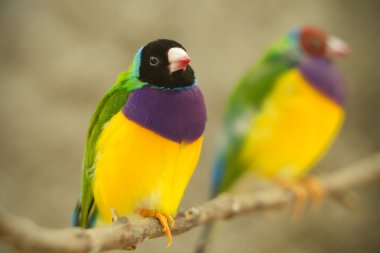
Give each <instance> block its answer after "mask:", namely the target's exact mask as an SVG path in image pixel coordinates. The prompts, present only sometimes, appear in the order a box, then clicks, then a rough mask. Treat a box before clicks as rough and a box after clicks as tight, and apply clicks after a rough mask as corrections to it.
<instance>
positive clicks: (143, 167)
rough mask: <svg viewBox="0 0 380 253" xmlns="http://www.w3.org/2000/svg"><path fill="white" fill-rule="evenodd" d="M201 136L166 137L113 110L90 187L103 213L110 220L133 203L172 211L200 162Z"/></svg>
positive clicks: (131, 207) (122, 212)
mask: <svg viewBox="0 0 380 253" xmlns="http://www.w3.org/2000/svg"><path fill="white" fill-rule="evenodd" d="M202 141H203V137H200V138H198V139H197V140H196V141H194V142H192V143H185V142H182V143H177V142H174V141H171V140H168V139H166V138H164V137H162V136H160V135H158V134H156V133H154V132H152V131H150V130H148V129H146V128H144V127H142V126H140V125H138V124H136V123H135V122H133V121H131V120H129V119H127V118H126V117H125V116H124V114H123V113H122V112H119V113H118V114H116V115H115V116H114V117H113V118H112V119H111V120H110V122H109V123H108V125H107V126H106V127H105V129H104V130H103V132H102V134H101V136H100V138H99V141H98V143H97V153H98V156H97V161H96V167H95V169H96V170H95V178H94V184H93V193H94V198H95V203H96V206H97V208H98V211H99V213H100V215H101V217H102V218H103V219H104V221H105V222H106V223H109V222H110V221H111V212H110V208H115V209H116V210H117V211H118V213H119V214H120V215H125V214H127V213H130V212H133V211H135V210H137V209H142V208H144V209H149V210H157V211H160V212H161V213H164V214H169V215H173V214H175V213H176V211H177V208H178V205H179V203H180V201H181V198H182V196H183V193H184V190H185V188H186V186H187V184H188V181H189V180H190V177H191V175H192V173H193V171H194V169H195V166H196V164H197V162H198V158H199V154H200V151H201V147H202Z"/></svg>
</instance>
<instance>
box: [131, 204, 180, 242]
mask: <svg viewBox="0 0 380 253" xmlns="http://www.w3.org/2000/svg"><path fill="white" fill-rule="evenodd" d="M138 213H139V214H140V215H141V216H142V217H156V218H157V219H158V220H159V221H160V223H161V225H162V230H163V231H164V233H165V235H166V237H167V238H168V245H167V247H170V245H171V244H172V241H173V238H172V233H171V231H170V228H173V227H174V219H173V217H172V216H170V215H168V214H162V213H160V212H159V211H156V210H147V209H141V210H139V211H138ZM169 222H170V228H169Z"/></svg>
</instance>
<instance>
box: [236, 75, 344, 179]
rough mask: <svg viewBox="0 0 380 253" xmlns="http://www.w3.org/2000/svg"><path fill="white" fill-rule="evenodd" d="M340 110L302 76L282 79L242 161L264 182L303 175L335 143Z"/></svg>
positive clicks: (257, 119) (254, 127)
mask: <svg viewBox="0 0 380 253" xmlns="http://www.w3.org/2000/svg"><path fill="white" fill-rule="evenodd" d="M343 119H344V112H343V110H342V108H341V107H340V106H338V105H337V104H335V103H334V102H333V101H331V100H329V99H328V98H327V97H325V96H324V95H322V94H321V93H320V92H318V91H317V90H316V89H315V88H313V87H312V86H311V85H310V84H308V83H307V82H306V81H305V80H304V78H303V77H302V76H301V74H300V72H299V71H298V70H296V69H295V70H292V71H289V73H287V74H285V75H284V76H282V77H281V78H280V79H279V80H278V81H277V84H276V86H275V88H274V90H273V91H272V92H271V94H270V95H269V96H268V98H267V99H266V101H265V103H264V105H263V108H262V110H261V111H260V113H259V115H258V116H257V117H255V118H254V120H253V121H252V124H251V129H250V131H249V135H248V138H247V139H246V142H245V143H244V145H243V152H242V159H243V160H244V161H245V162H247V163H248V164H249V168H250V170H251V171H254V172H255V173H257V174H258V175H260V176H264V177H271V178H272V177H280V178H284V179H290V180H291V179H297V178H300V177H302V176H303V175H305V174H306V173H307V172H308V170H309V169H310V168H311V167H312V166H313V164H314V163H315V162H317V161H318V160H319V159H320V157H321V156H322V155H323V154H324V152H325V151H326V150H327V149H328V147H329V145H330V144H331V142H332V141H333V140H334V139H335V136H336V134H337V133H338V131H339V129H340V127H341V124H342V122H343Z"/></svg>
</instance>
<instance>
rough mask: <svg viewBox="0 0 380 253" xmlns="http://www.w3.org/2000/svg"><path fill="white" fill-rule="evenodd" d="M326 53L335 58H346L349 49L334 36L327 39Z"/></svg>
mask: <svg viewBox="0 0 380 253" xmlns="http://www.w3.org/2000/svg"><path fill="white" fill-rule="evenodd" d="M327 53H328V54H329V55H330V56H332V57H335V58H340V57H344V56H347V55H348V54H349V53H350V48H349V47H348V45H347V44H346V43H345V42H344V41H343V40H341V39H339V38H338V37H335V36H330V37H329V38H328V39H327Z"/></svg>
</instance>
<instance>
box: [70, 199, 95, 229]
mask: <svg viewBox="0 0 380 253" xmlns="http://www.w3.org/2000/svg"><path fill="white" fill-rule="evenodd" d="M89 210H90V211H89V213H88V214H87V224H86V226H85V228H92V227H94V226H95V223H96V220H97V216H98V212H97V210H96V208H95V205H94V202H93V201H92V202H91V206H90V208H89ZM81 219H82V203H81V202H80V201H78V202H77V204H76V206H75V209H74V212H73V216H72V218H71V225H72V226H73V227H80V226H81V225H80V221H81Z"/></svg>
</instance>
